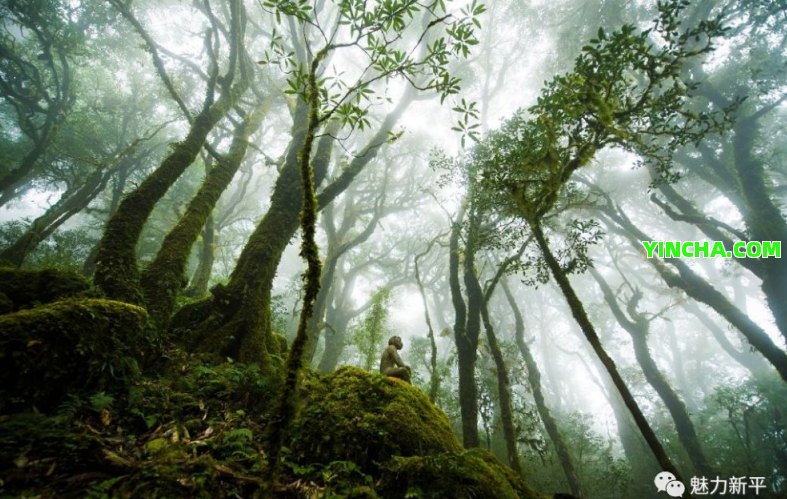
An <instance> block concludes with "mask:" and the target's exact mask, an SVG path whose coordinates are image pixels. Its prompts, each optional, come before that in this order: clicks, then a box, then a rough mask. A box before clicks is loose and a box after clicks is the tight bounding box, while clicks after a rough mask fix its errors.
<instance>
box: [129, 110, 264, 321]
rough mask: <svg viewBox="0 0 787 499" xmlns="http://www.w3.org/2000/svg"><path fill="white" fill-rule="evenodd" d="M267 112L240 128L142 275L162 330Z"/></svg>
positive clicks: (255, 115) (252, 116) (147, 301)
mask: <svg viewBox="0 0 787 499" xmlns="http://www.w3.org/2000/svg"><path fill="white" fill-rule="evenodd" d="M267 108H268V106H267V104H266V103H265V102H263V103H260V104H258V105H257V106H256V107H255V108H254V109H253V110H252V111H251V112H250V113H248V114H247V115H246V116H245V117H244V119H243V121H242V122H241V123H239V124H238V126H237V127H236V128H235V133H234V136H233V139H232V144H231V145H230V149H229V152H228V153H227V154H226V155H225V156H222V157H221V158H220V159H219V160H218V161H217V162H216V164H215V165H214V166H213V167H212V168H211V169H210V172H209V173H208V174H207V175H206V176H205V179H204V180H203V182H202V185H201V186H200V189H199V191H198V192H197V194H195V195H194V197H193V198H192V200H191V202H190V203H189V205H188V207H187V208H186V211H185V213H184V214H183V216H181V218H180V220H178V223H177V224H176V225H175V227H174V228H173V229H172V230H171V231H170V232H169V233H168V234H167V235H166V237H165V238H164V241H163V243H162V244H161V248H160V249H159V251H158V253H157V254H156V257H155V259H154V260H153V261H152V262H151V263H150V265H148V266H147V268H146V269H145V270H144V271H143V272H142V277H141V286H142V292H143V294H144V298H145V306H146V308H147V310H148V312H149V313H150V317H151V319H152V320H153V321H154V322H155V323H156V324H157V325H158V326H159V327H160V328H161V329H162V330H163V329H166V327H167V325H168V323H169V318H170V316H171V315H172V311H173V310H174V308H175V300H176V299H177V296H178V294H179V293H180V291H181V290H182V289H183V288H184V287H185V286H186V283H187V277H186V266H187V264H188V258H189V256H190V255H191V249H192V247H193V246H194V243H195V242H196V241H197V238H198V237H199V234H200V232H201V231H202V230H203V228H204V226H205V224H206V222H207V220H208V217H210V214H211V213H212V212H213V209H214V207H215V206H216V203H217V202H218V200H219V198H220V197H221V195H222V193H223V192H224V191H225V190H226V189H227V187H228V186H229V185H230V182H232V178H233V177H234V176H235V173H236V172H237V171H238V169H239V168H240V165H241V163H242V162H243V159H244V158H245V157H246V151H247V150H248V145H249V138H250V137H251V135H252V134H253V133H254V132H255V131H256V130H257V129H258V128H259V126H260V124H261V123H262V119H263V117H264V116H265V114H266V112H267Z"/></svg>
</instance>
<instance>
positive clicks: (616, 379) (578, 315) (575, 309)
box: [531, 224, 683, 481]
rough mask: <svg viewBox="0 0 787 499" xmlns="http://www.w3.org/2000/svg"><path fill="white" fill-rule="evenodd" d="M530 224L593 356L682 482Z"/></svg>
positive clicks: (538, 228) (656, 453)
mask: <svg viewBox="0 0 787 499" xmlns="http://www.w3.org/2000/svg"><path fill="white" fill-rule="evenodd" d="M531 227H532V230H533V235H534V236H535V237H536V241H537V242H538V246H539V248H541V253H542V254H543V256H544V259H545V260H546V263H547V266H548V267H549V269H550V271H551V273H552V276H553V277H554V278H555V281H557V283H558V286H559V287H560V290H561V291H562V292H563V296H564V297H565V298H566V301H567V302H568V305H569V308H570V309H571V314H572V315H573V316H574V319H575V320H576V321H577V324H579V326H580V328H581V329H582V332H583V333H584V334H585V338H586V339H587V340H588V342H589V343H590V346H591V347H592V348H593V351H594V352H595V353H596V356H597V357H598V358H599V360H600V361H601V363H602V364H603V365H604V368H605V369H606V370H607V372H608V373H609V375H610V377H611V378H612V382H613V383H614V385H615V387H616V388H617V390H618V392H619V393H620V396H621V397H622V398H623V402H624V403H625V404H626V407H628V409H629V411H630V412H631V415H632V416H633V417H634V421H635V422H636V423H637V428H639V431H640V432H641V433H642V436H643V437H645V441H646V442H647V443H648V446H649V447H650V449H651V451H652V452H653V455H654V456H655V457H656V460H657V461H658V462H659V464H660V465H661V467H662V470H663V471H669V472H670V473H672V474H673V475H675V477H677V478H678V480H681V481H683V480H682V479H681V478H680V473H678V470H677V468H675V466H674V465H673V464H672V461H671V460H670V458H669V456H668V455H667V453H666V451H665V450H664V448H663V447H662V445H661V443H660V442H659V440H658V438H657V437H656V433H655V432H654V431H653V428H651V427H650V424H649V423H648V420H647V419H645V415H644V414H643V413H642V410H641V409H640V408H639V405H638V404H637V401H636V400H635V399H634V396H633V395H632V394H631V392H630V391H629V389H628V387H627V386H626V383H625V381H623V378H622V377H621V375H620V373H619V372H618V369H617V366H616V365H615V361H613V360H612V358H611V357H610V356H609V355H608V354H607V352H606V350H604V347H603V346H602V345H601V340H600V339H599V337H598V334H596V330H595V328H594V327H593V324H591V322H590V319H588V316H587V313H586V312H585V307H584V306H583V305H582V302H581V301H580V299H579V297H578V296H577V294H576V293H575V292H574V288H573V287H572V286H571V283H570V281H569V280H568V278H567V277H566V275H565V274H564V273H563V269H561V268H560V264H559V263H558V261H557V260H556V259H555V256H554V255H553V254H552V251H551V250H550V249H549V245H548V243H547V241H546V238H545V237H544V233H543V231H542V229H541V226H540V225H538V224H531Z"/></svg>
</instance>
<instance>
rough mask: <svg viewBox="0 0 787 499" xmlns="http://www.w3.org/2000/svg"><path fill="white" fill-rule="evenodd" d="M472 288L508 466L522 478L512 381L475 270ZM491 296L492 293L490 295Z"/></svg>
mask: <svg viewBox="0 0 787 499" xmlns="http://www.w3.org/2000/svg"><path fill="white" fill-rule="evenodd" d="M468 281H470V284H469V285H470V286H472V287H473V288H475V289H474V291H473V293H479V294H481V295H482V299H481V320H482V321H483V324H484V331H485V332H486V339H487V341H488V342H489V350H490V351H491V352H492V359H493V360H494V362H495V372H496V374H497V396H498V402H499V404H500V419H501V421H502V423H503V436H504V439H505V442H506V453H507V457H508V465H509V466H510V467H511V469H513V470H514V471H516V473H517V474H518V475H519V476H522V465H521V464H520V462H519V453H518V451H517V448H516V429H515V427H514V406H513V403H512V401H511V380H510V378H509V376H508V367H507V366H506V362H505V358H504V357H503V351H502V350H501V349H500V345H499V344H498V342H497V336H496V335H495V330H494V328H493V327H492V321H491V320H490V318H489V307H488V306H487V305H488V300H487V299H485V298H486V297H484V296H483V293H482V291H481V284H480V283H479V282H478V276H477V275H476V273H475V269H473V271H472V273H471V274H470V279H468ZM490 296H491V293H490Z"/></svg>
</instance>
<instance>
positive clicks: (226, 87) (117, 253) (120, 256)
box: [94, 0, 250, 303]
mask: <svg viewBox="0 0 787 499" xmlns="http://www.w3.org/2000/svg"><path fill="white" fill-rule="evenodd" d="M230 11H231V17H232V29H231V33H230V36H231V40H230V44H231V53H233V54H234V57H231V64H230V69H229V70H228V74H227V75H225V76H224V78H223V79H222V84H221V92H220V95H219V98H218V99H217V100H215V102H214V91H215V88H214V83H215V82H216V80H217V79H218V78H217V75H216V74H215V70H214V78H213V79H212V81H211V82H209V83H208V91H207V95H206V97H205V102H204V104H203V108H202V110H201V111H200V113H199V114H197V115H196V116H195V117H194V119H193V120H192V121H191V127H190V129H189V133H188V135H187V136H186V138H185V139H184V140H183V141H182V142H178V143H177V144H175V146H174V148H173V150H172V152H171V153H170V154H169V155H168V156H167V157H166V158H165V159H164V160H163V161H162V162H161V164H160V166H159V167H158V168H157V169H156V170H155V171H154V172H153V173H151V174H150V175H149V176H148V177H147V178H146V179H145V180H144V181H143V182H142V183H141V184H140V185H139V187H137V188H136V189H134V190H133V191H132V192H131V193H129V194H128V195H127V196H126V197H125V198H124V199H123V201H122V202H121V203H120V206H119V207H118V210H117V212H116V213H115V214H114V215H113V216H112V218H110V219H109V221H108V222H107V225H106V228H105V229H104V234H103V236H102V238H101V242H100V244H99V249H98V257H97V261H96V273H95V276H94V281H95V283H96V285H98V287H99V288H101V290H102V291H103V292H104V293H105V294H106V295H107V296H108V297H110V298H113V299H116V300H122V301H126V302H130V303H143V297H142V293H141V290H140V287H139V271H138V268H137V261H136V254H135V252H136V246H137V242H138V241H139V237H140V235H141V234H142V229H143V227H144V225H145V222H147V219H148V217H149V216H150V214H151V212H152V211H153V208H154V207H155V206H156V204H157V203H158V201H159V200H161V198H162V197H164V195H165V194H166V193H167V191H168V190H169V188H170V187H172V185H173V184H174V183H175V181H176V180H177V179H178V178H179V177H180V176H181V175H182V174H183V172H184V171H185V170H186V168H187V167H188V166H189V165H191V164H192V163H193V162H194V159H195V158H196V157H197V154H198V153H199V151H200V150H201V149H202V147H203V145H204V144H205V140H206V139H207V136H208V134H209V133H210V132H211V130H213V128H214V126H215V125H216V124H217V123H218V122H219V121H220V120H221V119H222V118H224V116H226V114H227V113H228V112H229V110H230V109H231V108H232V107H233V106H234V105H235V104H236V103H237V102H238V100H239V99H240V96H241V95H242V94H243V93H244V92H245V90H246V88H248V86H249V84H250V74H249V73H248V71H244V70H243V68H244V66H245V64H244V63H241V64H236V63H237V61H236V59H239V58H243V57H244V55H243V49H242V47H243V28H244V27H243V25H242V24H243V22H244V21H245V13H243V7H242V5H241V3H240V2H239V1H238V0H231V1H230ZM236 66H238V67H239V68H240V71H239V73H240V78H234V77H235V76H236V75H235V74H234V72H235V68H236ZM214 68H215V64H214ZM234 79H235V80H237V81H235V82H234V83H233V80H234Z"/></svg>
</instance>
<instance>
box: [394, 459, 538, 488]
mask: <svg viewBox="0 0 787 499" xmlns="http://www.w3.org/2000/svg"><path fill="white" fill-rule="evenodd" d="M379 492H380V494H381V496H383V497H391V498H404V497H419V498H452V499H453V498H456V499H465V498H467V499H470V498H475V497H494V498H496V499H517V498H519V499H530V498H533V499H536V498H544V497H545V496H543V495H540V494H537V493H536V492H533V491H532V490H530V488H529V487H527V486H526V485H525V484H524V482H522V480H520V479H519V477H518V476H517V475H516V473H514V472H513V470H511V469H510V468H508V467H506V466H504V465H503V464H501V463H500V461H498V460H497V458H495V457H494V456H493V455H492V454H490V453H489V452H487V451H485V450H483V449H470V450H466V451H460V452H445V453H441V454H434V455H429V456H411V457H395V458H393V459H392V460H391V461H390V462H389V464H388V465H387V467H386V471H385V474H384V477H383V481H382V485H381V487H380V490H379Z"/></svg>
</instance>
